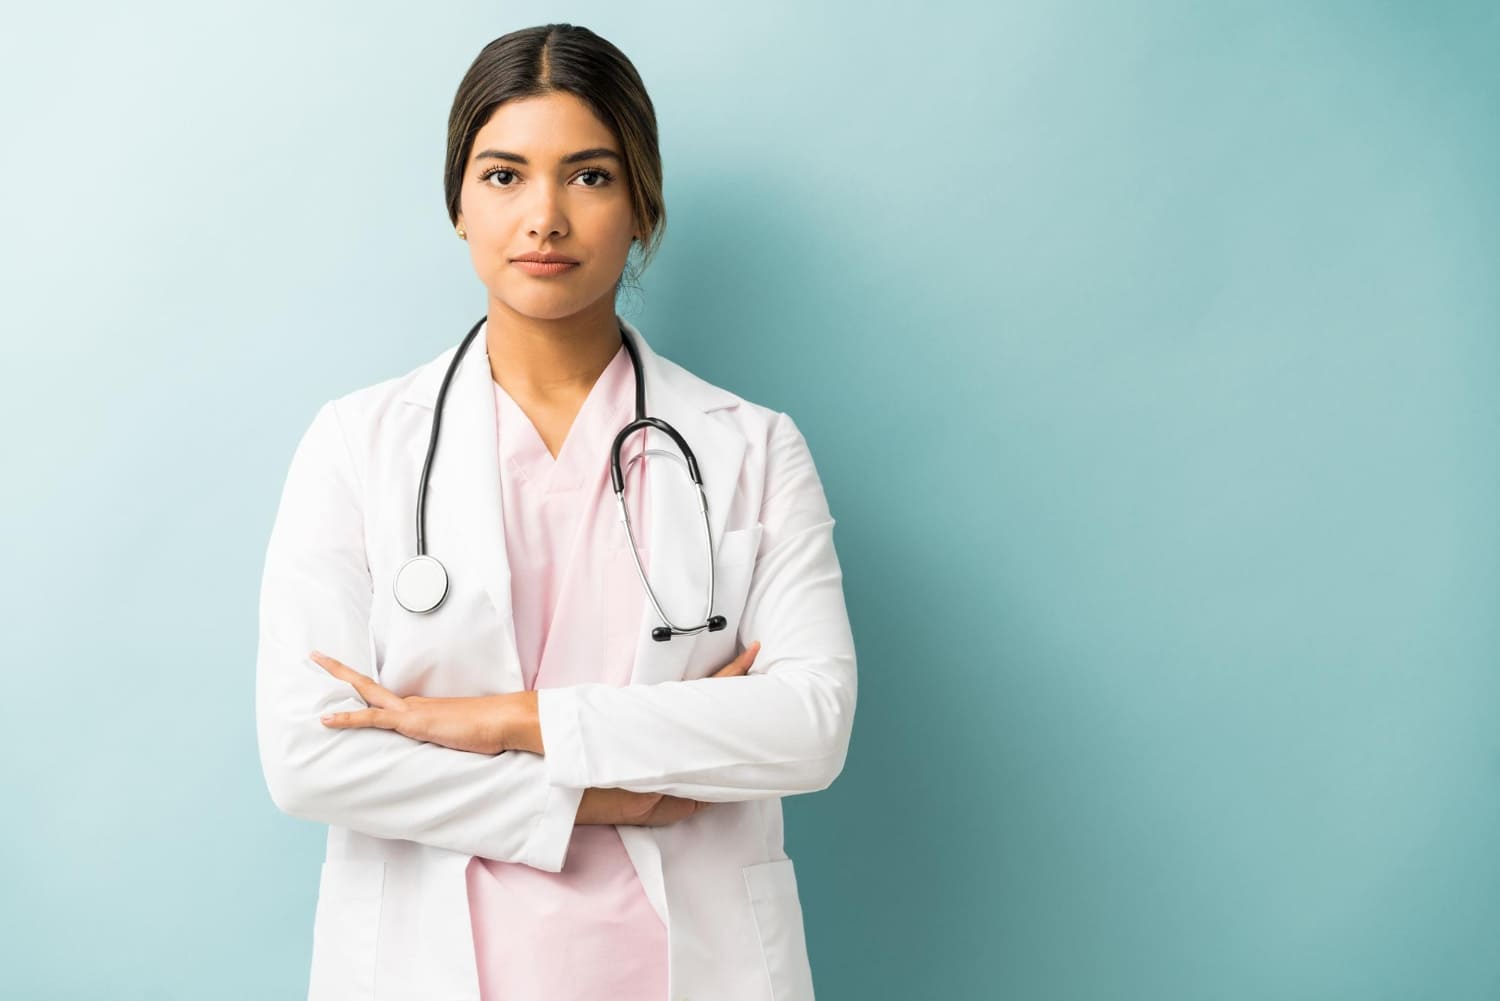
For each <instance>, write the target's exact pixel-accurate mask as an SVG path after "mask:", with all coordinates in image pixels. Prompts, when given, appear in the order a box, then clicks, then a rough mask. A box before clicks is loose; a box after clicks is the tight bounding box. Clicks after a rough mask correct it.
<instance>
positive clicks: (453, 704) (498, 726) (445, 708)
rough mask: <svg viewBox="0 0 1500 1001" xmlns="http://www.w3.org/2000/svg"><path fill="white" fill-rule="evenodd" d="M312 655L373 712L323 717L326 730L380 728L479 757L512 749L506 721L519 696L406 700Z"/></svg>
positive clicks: (416, 697) (321, 656) (338, 664)
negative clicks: (508, 744)
mask: <svg viewBox="0 0 1500 1001" xmlns="http://www.w3.org/2000/svg"><path fill="white" fill-rule="evenodd" d="M310 656H311V657H312V659H313V660H314V661H315V662H316V663H317V664H318V665H320V666H321V667H322V668H323V669H324V670H325V671H327V672H328V673H329V674H331V675H333V676H334V677H335V678H338V679H339V680H340V681H347V682H348V683H349V684H351V685H353V686H354V690H355V691H357V692H359V694H360V697H361V698H363V699H364V700H365V704H366V705H368V706H369V708H368V709H356V710H352V711H350V712H341V713H330V714H329V715H327V716H324V717H323V718H322V719H323V725H324V726H327V727H332V728H335V729H350V728H353V727H361V726H374V727H379V728H380V729H382V730H395V731H396V732H397V733H402V734H405V735H406V736H408V737H411V738H412V739H414V740H423V741H429V742H431V743H434V744H441V745H443V746H444V747H452V748H456V749H457V750H460V751H475V752H477V753H479V754H499V753H500V752H501V751H504V750H507V748H506V746H505V732H506V722H507V720H508V719H510V717H511V714H512V713H513V712H515V710H516V708H517V705H516V703H515V694H502V695H479V696H473V697H469V698H450V699H429V698H426V697H424V696H420V695H408V696H405V697H402V696H400V695H397V694H395V693H394V692H392V691H390V690H389V689H387V688H385V687H384V686H382V685H380V684H379V683H378V682H376V681H375V680H374V679H373V678H367V677H365V676H364V675H363V674H360V673H359V672H358V671H356V670H354V668H352V667H350V666H349V665H347V664H344V663H341V662H339V661H337V660H334V659H333V658H332V657H329V656H327V655H326V654H322V653H319V652H318V651H316V650H315V651H313V652H312V654H310Z"/></svg>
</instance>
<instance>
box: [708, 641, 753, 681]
mask: <svg viewBox="0 0 1500 1001" xmlns="http://www.w3.org/2000/svg"><path fill="white" fill-rule="evenodd" d="M759 651H760V640H756V641H755V642H754V643H751V644H750V645H749V646H747V647H746V648H745V649H744V651H742V652H741V653H740V655H739V656H738V657H736V658H734V660H731V661H730V662H729V663H728V664H725V665H724V666H723V667H721V668H720V669H719V670H717V671H715V672H714V677H716V678H731V677H736V676H738V675H742V674H745V673H747V672H748V671H749V670H750V665H751V664H752V663H753V662H754V661H755V655H756V654H757V653H758V652H759Z"/></svg>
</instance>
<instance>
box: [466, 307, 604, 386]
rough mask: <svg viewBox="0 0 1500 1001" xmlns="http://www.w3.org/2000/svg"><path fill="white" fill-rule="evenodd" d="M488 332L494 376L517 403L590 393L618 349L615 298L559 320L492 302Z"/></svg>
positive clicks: (487, 338) (491, 373)
mask: <svg viewBox="0 0 1500 1001" xmlns="http://www.w3.org/2000/svg"><path fill="white" fill-rule="evenodd" d="M484 332H485V342H486V345H487V346H488V349H489V355H490V376H491V378H493V379H494V380H495V381H496V382H498V383H499V384H500V386H501V388H503V389H504V390H505V391H506V392H507V393H509V394H510V395H511V396H512V397H514V398H516V399H523V398H524V399H531V400H539V401H546V400H558V401H565V400H568V399H570V398H575V397H577V396H580V395H586V394H587V393H588V391H589V389H591V388H592V387H593V385H594V383H595V382H597V381H598V379H599V375H600V374H601V373H602V372H603V371H604V370H605V368H607V367H608V366H609V363H610V361H611V360H612V359H613V358H614V356H615V353H616V352H617V351H619V350H620V336H621V335H620V325H619V321H618V320H617V319H616V318H615V310H614V302H613V296H604V297H603V298H601V299H600V300H599V302H598V303H596V304H595V305H594V306H590V307H589V308H588V309H586V310H584V311H583V312H581V313H575V314H574V315H573V316H569V317H565V318H563V319H558V320H548V319H537V318H536V317H531V316H523V315H521V314H519V313H517V312H515V311H514V310H512V309H511V308H510V307H508V306H506V305H504V304H503V303H499V302H497V301H495V300H494V299H491V300H490V311H489V317H488V319H487V320H486V322H485V331H484Z"/></svg>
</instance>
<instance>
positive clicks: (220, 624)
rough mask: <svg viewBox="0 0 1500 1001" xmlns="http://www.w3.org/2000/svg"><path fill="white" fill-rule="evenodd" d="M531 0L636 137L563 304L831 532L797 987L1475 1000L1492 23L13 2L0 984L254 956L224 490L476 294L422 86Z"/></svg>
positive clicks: (1137, 11)
mask: <svg viewBox="0 0 1500 1001" xmlns="http://www.w3.org/2000/svg"><path fill="white" fill-rule="evenodd" d="M549 20H568V21H573V22H575V23H580V24H586V25H588V26H590V27H592V28H594V29H595V30H596V31H598V32H600V33H601V34H603V35H604V36H605V37H608V38H610V39H611V40H613V41H614V42H616V43H617V44H618V45H620V46H621V47H622V48H623V49H624V50H625V51H626V53H627V54H629V55H630V56H631V58H632V59H633V60H634V61H635V63H636V65H637V66H638V68H639V69H640V71H641V73H642V75H643V77H644V79H645V81H646V83H647V86H648V87H649V88H650V90H651V93H652V96H653V98H654V100H655V103H656V107H657V111H658V114H659V116H660V119H661V128H662V142H663V147H664V155H665V160H666V170H667V199H668V205H669V223H668V231H667V239H666V244H665V247H664V250H663V252H662V255H661V257H660V258H659V259H658V261H657V262H656V264H655V265H654V266H653V267H652V269H651V270H650V271H648V272H647V276H646V279H645V281H644V282H643V284H644V286H645V292H644V295H643V296H642V297H640V298H639V299H638V300H636V301H635V302H634V303H632V304H629V305H628V306H627V307H625V309H624V310H623V311H624V312H625V313H626V315H627V316H630V317H631V318H632V319H633V320H634V321H635V322H637V323H638V324H640V325H641V327H642V329H643V330H644V331H645V332H646V333H647V335H648V336H649V337H650V338H651V340H652V343H653V344H654V345H655V346H656V347H657V349H658V350H660V351H662V352H664V353H665V354H667V355H668V356H669V357H673V358H675V359H676V360H678V361H680V362H682V363H683V364H685V365H687V366H688V367H689V368H691V369H693V370H694V371H697V372H699V373H700V374H702V375H703V376H705V377H706V378H708V379H710V380H711V381H714V382H718V383H720V384H722V385H725V386H728V387H729V388H731V389H733V390H735V391H736V392H739V393H740V394H742V395H744V396H746V397H748V398H750V399H753V400H756V401H758V402H762V403H765V404H767V405H770V406H774V407H777V408H779V409H784V410H787V411H788V412H790V413H791V414H792V415H793V416H794V417H795V418H796V419H797V421H798V423H799V425H800V426H801V428H802V429H803V430H804V432H805V433H806V435H807V437H808V440H809V442H810V443H811V446H812V448H813V453H814V456H815V457H816V460H817V462H818V466H819V469H820V471H821V473H822V475H823V477H824V481H825V485H826V487H827V491H828V495H829V500H830V503H831V505H832V507H833V510H834V514H835V516H836V517H837V519H838V528H837V530H836V539H837V541H838V545H839V550H840V554H841V557H842V559H843V564H844V570H845V584H846V587H847V593H848V597H849V603H850V611H851V615H852V617H853V620H854V627H855V635H856V639H857V643H858V647H859V651H860V664H859V666H860V674H861V690H860V704H859V712H858V716H857V722H856V726H855V733H854V741H853V746H852V749H851V753H850V757H849V762H848V766H847V768H846V770H845V772H844V774H843V776H842V777H841V778H840V779H839V781H838V782H837V783H836V784H835V785H834V786H833V788H831V789H830V790H828V791H827V792H824V793H821V794H818V795H815V796H809V797H800V798H794V799H792V800H789V801H787V803H786V809H787V818H788V848H789V850H790V852H791V854H792V855H793V857H794V858H795V859H796V861H797V866H798V873H799V877H800V880H801V886H802V894H803V902H804V907H805V909H806V913H807V926H808V928H807V931H808V939H809V943H810V947H811V951H812V958H813V964H814V972H815V976H816V981H817V985H818V988H819V997H820V1001H837V999H844V998H847V999H872V998H942V999H968V998H975V999H988V998H1015V999H1026V1001H1074V999H1078V1001H1083V999H1087V1001H1115V999H1119V1001H1138V999H1151V1001H1166V999H1183V1001H1197V999H1206V998H1213V999H1224V1001H1264V999H1271V998H1274V999H1278V1001H1292V999H1298V1001H1300V999H1307V1001H1314V999H1316V1001H1325V999H1332V998H1349V999H1359V1001H1372V999H1385V998H1390V999H1396V998H1418V997H1421V998H1442V999H1444V1001H1458V999H1489V998H1494V997H1496V996H1497V995H1500V953H1497V951H1496V950H1495V948H1494V941H1495V928H1496V926H1497V923H1500V862H1497V859H1500V854H1497V852H1496V850H1495V846H1496V844H1497V843H1500V800H1497V797H1496V780H1497V777H1500V730H1497V728H1496V726H1495V723H1494V716H1495V706H1496V700H1497V697H1500V678H1497V673H1496V672H1497V653H1500V625H1497V621H1500V619H1497V612H1500V601H1497V599H1500V572H1497V566H1500V529H1497V525H1500V519H1497V507H1500V450H1497V447H1496V437H1497V429H1500V394H1497V392H1496V388H1495V387H1496V378H1497V375H1500V346H1497V334H1500V324H1497V320H1500V292H1497V282H1496V276H1497V273H1500V272H1497V259H1500V258H1497V250H1500V237H1497V222H1500V219H1497V209H1500V191H1497V186H1496V183H1495V178H1496V177H1497V176H1500V126H1497V122H1500V117H1497V114H1496V107H1497V99H1500V77H1497V74H1496V71H1495V70H1494V68H1493V67H1494V63H1493V58H1492V57H1493V50H1494V43H1495V39H1496V38H1497V37H1500V16H1497V13H1496V8H1495V7H1494V5H1490V4H1453V3H1450V4H1435V5H1433V4H1429V5H1414V4H1394V3H1383V4H1380V3H1325V4H1305V3H1293V2H1280V3H1259V4H1249V3H1227V4H1201V3H1185V2H1184V3H1168V2H1162V3H1154V4H1147V3H1139V2H1138V3H1093V4H1080V3H1067V4H1058V3H1044V2H1033V3H1025V4H995V3H986V4H979V3H969V4H961V3H952V2H948V3H941V2H939V3H925V4H921V5H915V6H913V5H899V6H898V5H895V4H882V5H872V4H859V3H821V4H793V3H756V4H744V5H741V6H740V8H739V9H734V10H731V9H728V8H715V7H712V6H705V5H702V4H686V3H683V4H675V5H668V4H639V3H637V4H628V5H622V4H619V3H578V4H569V5H561V4H539V3H528V4H505V5H498V4H476V3H467V4H463V3H449V4H442V5H436V6H434V5H430V4H427V5H418V4H401V5H398V4H371V3H359V4H352V3H343V4H332V3H325V4H315V5H307V4H291V3H269V4H268V3H261V4H255V5H242V6H241V7H239V9H238V10H234V9H232V8H230V7H229V6H227V5H220V4H207V5H205V4H189V3H180V2H179V3H163V2H158V3H149V4H132V5H115V4H101V3H92V4H88V5H86V6H79V5H66V6H62V7H51V8H48V7H44V6H40V5H34V6H32V7H31V8H29V9H28V10H27V11H26V12H25V13H24V14H21V15H18V14H14V13H13V14H12V15H11V16H10V17H8V18H7V28H6V30H5V31H4V32H3V33H0V95H3V96H0V102H3V106H0V110H3V112H4V128H3V130H0V133H3V138H0V144H3V163H4V168H5V183H4V184H3V185H0V217H3V223H4V225H3V234H4V235H3V237H0V264H3V268H4V273H5V274H6V275H7V276H8V280H7V282H6V290H5V294H4V295H3V296H0V344H3V347H4V352H5V355H4V373H5V380H4V382H5V390H6V391H5V393H4V405H5V407H6V413H7V417H8V423H9V425H10V427H11V429H12V433H11V434H9V435H7V436H6V438H5V442H4V448H5V461H4V469H5V482H6V485H7V488H6V489H5V490H4V491H3V493H0V519H3V522H4V524H5V525H6V526H7V531H6V533H5V534H6V537H7V539H8V544H7V546H6V557H5V560H4V563H5V566H6V569H7V571H8V572H7V573H6V574H5V575H4V578H3V580H4V584H3V588H4V590H3V593H0V598H3V600H4V607H5V609H6V611H5V637H6V641H7V643H6V646H7V649H6V656H5V658H4V664H5V667H6V668H7V676H8V678H9V680H10V683H9V685H8V687H7V688H6V690H5V693H4V696H5V697H4V705H5V711H4V712H3V714H0V720H3V726H4V733H5V736H6V740H5V744H6V751H5V753H4V755H3V760H4V765H3V776H4V788H5V791H6V796H7V800H8V803H7V804H6V806H7V808H6V811H5V812H6V815H7V816H8V817H9V818H10V819H9V820H8V821H7V822H6V825H5V826H6V834H5V843H6V846H7V855H8V857H7V859H6V864H5V865H4V866H3V869H4V873H5V875H4V876H3V877H0V878H3V892H0V920H3V927H0V931H3V934H0V969H4V970H5V971H6V973H5V983H6V987H5V989H4V993H6V994H7V996H12V997H17V998H28V999H31V998H36V999H53V998H57V999H63V998H79V997H90V998H103V997H108V998H111V999H112V1001H129V999H169V998H170V999H177V998H183V999H186V998H193V999H200V998H215V999H226V1001H228V999H238V998H245V999H265V998H292V997H300V996H302V995H301V992H302V991H303V990H305V984H306V973H307V965H306V964H307V961H308V957H309V953H310V948H311V940H310V931H311V920H312V907H313V902H314V896H315V892H316V881H317V866H318V861H319V859H320V858H321V852H322V842H321V833H322V828H320V827H317V826H315V825H311V824H307V823H303V822H301V821H297V820H293V819H290V818H288V817H286V816H284V815H282V814H280V813H279V812H277V811H276V810H275V808H274V807H273V806H272V804H271V802H270V800H269V798H268V796H267V794H266V792H265V789H264V786H263V784H262V780H261V775H260V771H259V765H258V761H257V758H256V753H255V737H254V715H253V702H252V694H253V681H254V655H255V643H256V631H255V630H256V595H257V589H258V586H259V574H260V569H261V560H262V557H263V555H264V547H265V544H266V540H267V534H268V531H269V528H270V519H271V516H272V514H273V512H274V507H275V502H276V499H277V496H278V492H279V489H280V486H281V482H282V478H283V476H284V475H285V472H286V468H287V464H288V461H289V459H290V456H291V450H292V448H293V446H294V445H295V443H296V439H297V436H298V435H299V434H300V433H301V431H302V430H303V429H304V428H305V427H306V425H307V423H308V422H309V420H310V419H311V417H312V414H313V412H314V411H315V410H316V409H317V407H318V405H319V404H320V403H322V402H323V401H324V400H326V399H328V398H330V397H332V396H336V395H340V394H342V393H345V392H348V391H349V390H351V389H354V388H357V387H359V386H362V385H367V384H369V383H372V382H375V381H378V380H380V379H384V378H387V377H389V376H392V375H396V374H399V373H401V372H404V371H406V370H408V369H410V368H411V367H413V366H415V365H417V364H419V363H420V362H422V361H424V360H426V359H428V358H430V357H432V356H433V355H435V354H437V353H438V352H440V351H442V350H443V349H444V348H445V347H447V346H448V345H450V344H452V343H455V342H456V341H457V339H458V338H459V337H461V336H462V334H463V333H464V331H465V330H467V328H468V325H469V324H470V323H471V322H472V321H473V320H474V319H475V318H477V317H478V316H479V315H480V313H482V312H483V309H484V297H483V290H482V288H481V286H480V285H479V284H478V281H477V279H476V278H475V277H474V274H473V272H472V270H471V269H470V267H469V263H468V258H467V254H466V252H465V248H464V245H463V244H462V243H461V242H459V241H458V240H457V239H456V238H455V237H454V235H453V234H452V232H451V230H450V229H449V227H448V223H447V219H446V217H445V215H444V213H443V200H442V190H441V162H442V152H443V141H444V128H445V124H446V117H447V113H448V103H449V101H450V100H451V98H452V94H453V89H454V88H455V86H456V85H457V83H458V80H459V78H460V76H461V75H462V73H463V71H464V69H465V68H466V67H467V65H468V63H469V61H470V60H471V59H472V58H473V56H474V55H475V53H477V52H478V50H479V48H480V47H481V46H482V45H483V44H484V43H485V42H487V41H489V40H490V39H492V38H494V37H496V36H498V35H500V34H503V33H504V32H506V31H509V30H511V29H513V28H517V27H522V26H525V25H528V24H534V23H540V22H544V21H549Z"/></svg>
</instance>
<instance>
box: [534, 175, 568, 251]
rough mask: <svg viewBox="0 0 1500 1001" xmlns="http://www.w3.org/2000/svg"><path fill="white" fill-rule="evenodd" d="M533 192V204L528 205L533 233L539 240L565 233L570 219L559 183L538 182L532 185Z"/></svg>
mask: <svg viewBox="0 0 1500 1001" xmlns="http://www.w3.org/2000/svg"><path fill="white" fill-rule="evenodd" d="M532 192H533V195H532V199H531V204H530V205H529V206H528V207H527V211H528V213H529V219H530V230H531V235H532V236H533V237H535V238H537V239H539V240H541V239H545V238H549V237H553V236H563V235H565V234H566V233H567V231H568V220H567V214H566V213H565V212H564V211H563V198H562V197H561V195H560V194H559V192H558V188H557V185H555V184H551V183H548V182H545V181H542V182H537V183H536V184H534V185H533V186H532Z"/></svg>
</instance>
